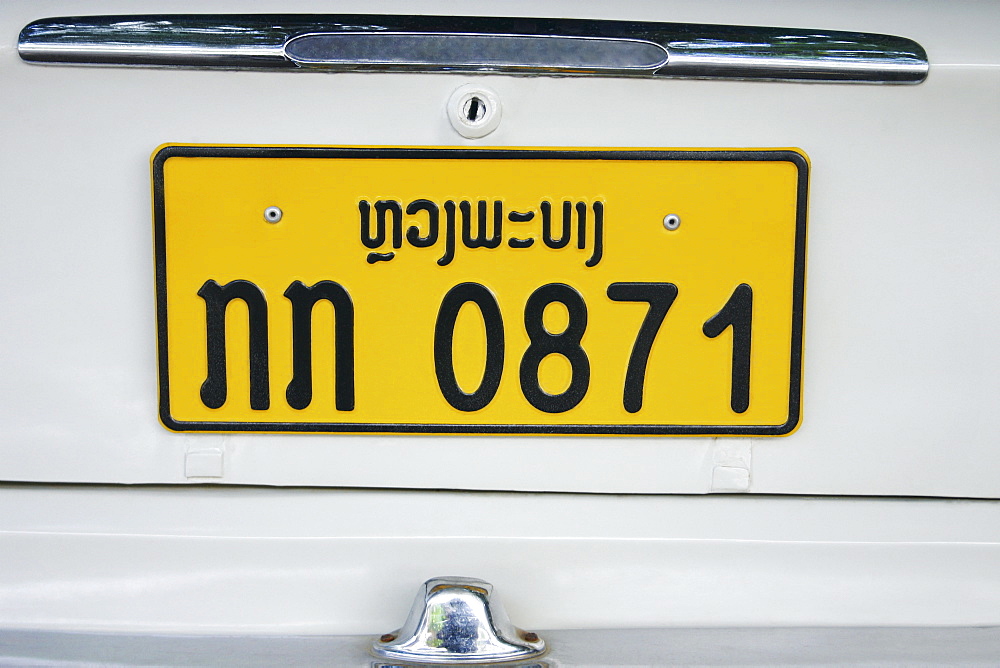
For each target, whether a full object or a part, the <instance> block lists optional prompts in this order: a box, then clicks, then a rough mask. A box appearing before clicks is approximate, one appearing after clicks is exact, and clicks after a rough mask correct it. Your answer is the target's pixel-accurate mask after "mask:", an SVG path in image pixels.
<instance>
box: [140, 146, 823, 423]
mask: <svg viewBox="0 0 1000 668" xmlns="http://www.w3.org/2000/svg"><path fill="white" fill-rule="evenodd" d="M173 157H202V158H241V157H242V158H329V159H337V158H340V159H352V158H354V159H356V158H389V159H412V160H425V159H456V158H457V159H467V160H477V159H479V160H485V159H488V160H516V159H533V160H552V159H560V160H670V161H677V160H690V161H695V160H701V161H714V162H720V161H721V162H737V161H752V162H761V161H770V162H790V163H792V164H793V165H795V167H796V168H797V170H798V184H797V192H796V197H797V202H796V213H795V260H794V262H795V267H794V272H793V286H792V349H791V368H790V374H789V375H790V378H789V382H790V391H789V406H788V420H787V421H786V422H785V423H784V424H781V425H656V424H641V425H587V424H570V425H530V424H510V425H491V424H463V425H453V424H409V423H324V422H186V421H180V420H175V419H174V418H173V417H172V416H171V415H170V399H169V397H170V395H169V387H170V379H169V371H168V364H167V273H166V272H167V270H166V227H165V225H166V212H165V210H164V183H163V168H164V164H165V163H166V161H167V160H169V159H170V158H173ZM152 177H153V242H154V262H155V270H156V353H157V369H158V372H159V374H158V375H159V378H158V389H159V413H160V421H161V422H162V424H163V426H164V427H166V428H167V429H170V430H172V431H178V432H192V431H212V432H268V433H274V432H279V433H280V432H284V433H292V432H307V433H347V434H368V433H373V434H535V435H574V434H577V435H605V436H614V435H663V436H730V435H732V436H783V435H786V434H789V433H791V432H792V431H794V430H795V429H796V427H797V426H798V424H799V420H800V418H801V398H802V345H803V333H804V319H805V261H806V219H807V210H808V195H809V163H808V161H807V160H806V158H805V157H804V156H803V155H802V154H801V153H798V152H796V151H793V150H790V149H734V150H715V149H710V150H654V149H640V150H630V149H505V148H404V147H400V148H359V147H325V146H324V147H320V146H296V147H276V146H266V147H250V146H208V145H204V146H189V145H174V146H165V147H163V148H160V149H159V150H158V151H157V152H156V153H155V154H154V156H153V160H152Z"/></svg>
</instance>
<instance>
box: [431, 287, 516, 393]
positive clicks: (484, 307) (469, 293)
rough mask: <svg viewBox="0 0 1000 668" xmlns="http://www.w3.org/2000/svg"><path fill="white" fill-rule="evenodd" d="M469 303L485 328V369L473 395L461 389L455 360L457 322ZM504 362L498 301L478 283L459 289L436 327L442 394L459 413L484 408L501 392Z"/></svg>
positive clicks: (450, 297) (447, 300)
mask: <svg viewBox="0 0 1000 668" xmlns="http://www.w3.org/2000/svg"><path fill="white" fill-rule="evenodd" d="M467 302H473V303H474V304H475V305H476V306H478V307H479V312H480V313H481V314H482V316H483V323H484V324H485V325H486V368H485V370H484V371H483V380H482V381H481V382H480V383H479V387H478V388H476V391H475V392H472V393H471V394H470V393H467V392H465V391H463V390H462V388H461V387H459V385H458V380H457V379H456V378H455V365H454V360H453V358H452V353H453V339H454V337H455V321H456V320H457V319H458V312H459V311H460V310H461V309H462V306H464V305H465V304H466V303H467ZM503 359H504V337H503V318H502V317H501V316H500V306H499V305H498V304H497V300H496V297H494V296H493V293H492V292H490V291H489V289H488V288H486V286H484V285H480V284H479V283H460V284H459V285H456V286H455V287H453V288H452V289H451V290H449V291H448V294H446V295H445V296H444V300H443V301H442V302H441V308H440V309H438V316H437V322H436V323H435V325H434V373H435V375H437V381H438V387H440V388H441V394H442V395H444V398H445V399H446V400H447V401H448V403H449V404H451V405H452V406H453V407H454V408H457V409H458V410H460V411H466V412H471V411H478V410H479V409H481V408H484V407H485V406H486V405H487V404H488V403H490V402H491V401H493V397H494V396H496V393H497V389H499V388H500V376H501V375H502V374H503Z"/></svg>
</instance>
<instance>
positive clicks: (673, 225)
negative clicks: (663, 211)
mask: <svg viewBox="0 0 1000 668" xmlns="http://www.w3.org/2000/svg"><path fill="white" fill-rule="evenodd" d="M680 226H681V217H680V216H678V215H677V214H676V213H669V214H667V215H666V216H664V217H663V227H664V228H666V229H668V230H670V231H671V232H673V231H674V230H676V229H677V228H678V227H680Z"/></svg>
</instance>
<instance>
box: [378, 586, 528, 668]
mask: <svg viewBox="0 0 1000 668" xmlns="http://www.w3.org/2000/svg"><path fill="white" fill-rule="evenodd" d="M544 651H545V641H543V640H542V639H540V638H539V637H538V636H537V635H536V634H534V633H530V632H525V631H521V630H520V629H517V628H515V627H514V626H513V625H512V624H511V623H510V620H509V619H508V618H507V614H506V613H505V612H504V610H503V607H502V606H501V605H500V603H499V601H497V600H496V598H495V597H494V596H493V585H491V584H490V583H488V582H483V581H482V580H476V579H473V578H460V577H450V578H434V579H432V580H428V581H427V582H425V583H424V584H423V586H422V587H421V589H420V592H419V593H418V594H417V598H416V599H415V600H414V602H413V607H412V608H410V614H409V616H408V617H407V618H406V623H405V624H403V626H402V627H401V628H400V629H398V630H397V631H394V632H392V633H387V634H385V635H384V636H382V637H381V638H380V639H378V640H376V641H375V642H374V643H373V644H372V652H374V653H375V655H376V656H378V657H379V658H382V659H388V660H391V661H405V662H417V663H448V664H456V663H490V662H509V661H520V660H525V659H533V658H535V657H538V656H539V655H541V654H542V653H543V652H544ZM540 665H541V664H540Z"/></svg>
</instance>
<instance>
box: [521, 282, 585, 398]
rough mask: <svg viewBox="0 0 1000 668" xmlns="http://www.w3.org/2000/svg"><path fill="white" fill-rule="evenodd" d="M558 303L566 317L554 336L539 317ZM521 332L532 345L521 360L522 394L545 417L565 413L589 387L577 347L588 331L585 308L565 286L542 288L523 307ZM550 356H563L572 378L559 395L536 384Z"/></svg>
mask: <svg viewBox="0 0 1000 668" xmlns="http://www.w3.org/2000/svg"><path fill="white" fill-rule="evenodd" d="M553 302H559V303H560V304H562V305H563V306H565V307H566V311H567V312H568V313H569V324H567V325H566V330H565V331H563V332H560V333H558V334H553V333H552V332H550V331H549V330H547V329H545V324H544V323H543V322H542V316H543V315H544V313H545V308H546V307H547V306H548V305H549V304H551V303H553ZM524 329H525V331H526V332H527V333H528V338H529V339H531V345H529V346H528V349H527V350H525V351H524V357H522V358H521V368H520V378H521V392H522V393H523V394H524V398H525V399H527V400H528V403H530V404H531V405H532V406H534V407H535V408H537V409H538V410H540V411H545V412H546V413H564V412H566V411H568V410H569V409H571V408H573V407H574V406H576V405H577V404H578V403H580V401H582V400H583V397H584V396H585V395H586V394H587V388H588V387H589V386H590V359H589V358H588V357H587V353H586V351H584V349H583V348H582V347H581V346H580V340H581V339H582V338H583V333H584V331H586V329H587V304H586V303H585V302H584V301H583V297H582V296H581V295H580V293H579V292H577V291H576V290H574V289H573V288H571V287H570V286H568V285H566V284H564V283H549V284H548V285H543V286H542V287H540V288H538V289H537V290H535V291H534V292H532V293H531V296H530V297H528V303H527V304H525V306H524ZM549 355H562V356H563V357H565V358H566V359H567V360H569V363H570V366H571V367H572V376H571V378H570V383H569V387H567V388H566V391H565V392H562V393H561V394H549V393H548V392H546V391H545V390H543V389H542V385H541V383H539V382H538V366H539V365H540V364H541V363H542V360H543V359H545V358H546V357H548V356H549Z"/></svg>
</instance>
